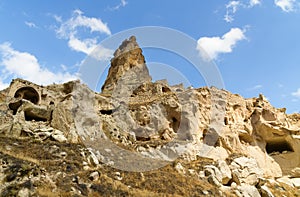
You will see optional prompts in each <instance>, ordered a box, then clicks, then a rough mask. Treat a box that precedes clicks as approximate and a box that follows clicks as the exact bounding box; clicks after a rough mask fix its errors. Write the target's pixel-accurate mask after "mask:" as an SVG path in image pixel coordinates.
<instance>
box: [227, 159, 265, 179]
mask: <svg viewBox="0 0 300 197" xmlns="http://www.w3.org/2000/svg"><path fill="white" fill-rule="evenodd" d="M229 167H230V169H231V171H232V178H233V181H234V182H236V183H237V184H243V183H245V184H249V185H256V184H257V183H258V181H259V178H260V177H262V176H263V172H262V170H261V169H260V168H259V167H258V165H257V162H256V160H255V159H252V158H247V157H239V158H236V159H234V160H233V162H231V164H230V166H229Z"/></svg>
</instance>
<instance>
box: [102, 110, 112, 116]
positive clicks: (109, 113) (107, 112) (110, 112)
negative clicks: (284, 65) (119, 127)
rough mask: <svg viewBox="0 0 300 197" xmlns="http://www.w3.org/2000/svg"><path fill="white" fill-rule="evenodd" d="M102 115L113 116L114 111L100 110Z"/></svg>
mask: <svg viewBox="0 0 300 197" xmlns="http://www.w3.org/2000/svg"><path fill="white" fill-rule="evenodd" d="M100 113H101V114H103V115H111V114H112V113H113V110H104V109H102V110H100Z"/></svg>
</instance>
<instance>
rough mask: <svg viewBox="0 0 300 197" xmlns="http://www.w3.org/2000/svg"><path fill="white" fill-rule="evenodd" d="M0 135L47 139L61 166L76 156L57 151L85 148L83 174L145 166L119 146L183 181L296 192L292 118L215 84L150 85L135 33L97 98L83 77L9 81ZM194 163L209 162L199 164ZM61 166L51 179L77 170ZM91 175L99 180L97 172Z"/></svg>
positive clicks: (297, 160) (2, 96)
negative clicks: (269, 183)
mask: <svg viewBox="0 0 300 197" xmlns="http://www.w3.org/2000/svg"><path fill="white" fill-rule="evenodd" d="M0 134H1V136H3V137H5V138H9V139H10V138H11V139H15V140H25V141H26V140H28V141H29V142H30V141H31V140H35V141H36V142H39V143H44V144H45V146H47V143H48V142H49V141H51V143H54V144H56V145H57V147H56V148H55V147H54V146H51V147H50V148H46V149H47V150H49V151H50V152H49V154H47V155H46V156H45V157H52V156H53V157H55V158H59V159H61V160H65V161H67V159H69V157H70V155H72V156H73V157H74V156H76V155H74V153H73V152H72V151H71V152H66V150H59V149H60V148H61V147H60V148H58V146H62V147H63V146H64V145H65V144H67V145H66V146H71V145H70V144H78V145H85V146H87V147H86V149H82V152H81V153H82V155H81V157H82V158H83V161H80V162H79V164H78V163H76V164H72V165H74V166H76V168H77V167H78V165H80V166H79V168H78V169H85V170H86V173H87V172H88V171H89V170H91V169H93V172H95V170H96V169H95V168H100V166H102V163H103V164H105V166H106V167H107V166H115V165H117V163H118V162H119V163H121V164H122V166H125V168H126V167H127V166H130V164H128V163H130V161H135V162H137V163H139V165H146V164H147V165H152V164H151V162H145V161H144V163H143V162H142V160H138V159H137V157H127V158H126V157H125V156H124V155H121V156H120V155H119V153H120V150H125V151H129V152H132V153H134V154H139V155H141V156H143V157H142V158H144V156H145V157H147V158H150V159H156V160H160V161H161V160H162V161H165V162H166V163H172V162H174V160H180V162H177V161H176V162H175V163H176V164H175V165H174V163H173V164H172V170H174V172H176V173H178V174H180V176H181V177H185V178H187V177H188V178H190V176H191V177H198V179H199V180H206V181H209V182H210V183H211V184H213V185H214V187H219V188H225V189H224V192H227V191H229V190H231V189H232V190H234V191H235V192H236V194H237V195H241V196H243V195H244V196H251V195H252V196H253V195H254V196H255V195H257V189H256V188H255V187H254V186H255V185H256V186H257V188H259V189H260V191H261V192H262V193H263V194H264V195H266V196H272V193H270V192H269V191H268V190H267V188H265V184H266V183H265V182H264V183H262V182H261V180H262V178H266V179H270V180H272V179H275V178H279V179H277V182H276V184H279V185H280V184H282V183H286V184H288V185H289V186H290V187H291V188H295V187H299V184H298V182H299V180H298V179H299V174H300V172H299V168H300V137H299V136H300V115H299V114H291V115H287V114H286V113H285V109H276V108H274V107H273V106H272V105H271V104H270V103H269V102H268V101H267V99H266V98H265V97H264V96H263V95H259V97H258V98H250V99H244V98H242V97H241V96H239V95H237V94H232V93H230V92H228V91H226V90H219V89H217V88H214V87H210V88H207V87H203V88H195V89H193V88H187V89H186V88H184V87H183V85H182V84H181V85H175V86H170V85H169V84H168V82H167V81H166V80H160V81H156V82H152V81H151V76H150V75H149V72H148V69H147V66H146V62H145V58H144V56H143V54H142V50H141V49H140V47H139V46H138V44H137V42H136V39H135V37H131V38H129V39H128V40H125V41H124V42H123V43H122V44H121V46H120V47H119V49H117V51H116V52H115V54H114V58H113V59H112V60H111V67H110V69H109V72H108V76H107V78H106V80H105V83H104V85H103V87H102V92H101V93H96V92H94V91H92V90H90V89H89V88H88V87H87V86H86V85H84V84H81V83H80V81H71V82H68V83H65V84H53V85H49V86H39V85H36V84H33V83H31V82H29V81H25V80H22V79H15V80H13V81H12V83H11V85H10V87H9V88H7V89H5V90H3V91H0ZM37 139H38V140H37ZM102 140H103V141H102ZM105 140H106V141H105ZM104 142H105V143H104ZM58 144H59V145H58ZM12 147H13V146H11V145H10V146H5V147H3V148H2V149H3V151H4V152H5V153H6V152H7V154H10V155H11V154H15V153H11V152H9V151H11V150H12ZM16 147H18V145H16ZM53 147H54V148H53ZM20 149H21V148H19V149H18V148H16V150H20ZM75 149H76V148H75ZM42 150H43V149H41V151H42ZM100 150H101V151H103V152H101V151H100ZM25 152H26V151H25ZM0 153H1V152H0ZM15 155H18V154H15ZM111 157H113V158H114V160H113V159H112V158H111ZM199 158H202V159H203V158H204V159H209V160H211V161H212V162H210V163H208V164H207V163H203V165H202V164H201V165H200V164H197V162H200V161H201V159H199ZM27 160H30V161H31V160H32V158H31V157H29V158H27ZM37 160H39V159H37ZM147 161H148V160H147ZM34 162H36V163H37V164H40V163H39V162H38V161H35V160H34ZM127 162H128V163H127ZM82 163H84V165H83V164H82ZM195 163H196V164H195ZM200 163H201V162H200ZM60 165H61V166H63V169H64V171H63V172H61V173H57V174H56V175H55V176H52V177H51V178H52V179H53V177H56V178H63V177H65V175H66V174H65V173H69V172H72V171H73V170H74V169H75V168H74V166H72V165H69V166H64V165H65V164H64V163H61V164H60ZM130 167H132V166H130ZM159 167H161V166H159ZM97 170H99V169H97ZM102 170H103V169H102ZM97 172H98V171H97ZM202 172H203V173H205V174H206V177H204V176H203V175H202V174H201V173H202ZM118 173H119V174H118ZM118 173H117V172H116V173H111V177H110V179H112V180H116V181H119V182H121V181H124V182H126V180H127V178H128V176H126V175H125V176H124V177H123V171H122V176H121V173H120V172H118ZM89 174H90V175H91V172H89ZM89 174H87V176H88V175H89ZM0 175H1V172H0ZM11 176H15V175H11ZM282 176H285V177H282ZM92 177H94V178H90V179H93V180H94V179H98V178H99V179H100V177H98V176H97V175H96V173H95V174H93V176H92ZM95 177H98V178H95ZM103 177H106V175H105V176H103ZM103 177H102V172H101V178H103ZM125 177H126V178H125ZM12 178H14V177H12ZM56 178H55V179H56ZM85 178H87V177H85ZM143 179H146V178H145V177H144V178H143ZM128 180H129V181H131V180H130V179H128ZM75 182H76V181H75ZM77 182H78V183H76V184H78V185H80V184H81V183H79V181H78V180H77ZM94 182H97V181H94ZM229 184H231V185H232V186H233V187H228V185H229ZM52 185H55V184H54V183H52ZM78 185H72V188H73V189H70V190H73V191H74V194H75V193H76V194H77V193H78V194H81V193H84V192H87V190H89V189H86V187H87V186H86V185H85V186H84V184H81V185H80V186H78ZM128 186H130V185H128ZM1 187H2V186H1ZM1 187H0V191H2V190H1V189H2V188H1ZM3 187H4V186H3ZM131 187H133V185H131ZM54 188H55V187H54V186H53V188H52V189H54ZM126 188H127V186H126ZM94 189H95V190H97V189H99V188H98V187H96V186H94ZM236 189H238V190H236ZM20 191H21V190H20ZM207 191H209V189H208V190H207ZM272 192H273V190H272ZM21 193H22V191H21ZM23 193H26V191H25V190H24V192H23ZM14 195H17V193H16V194H14ZM274 195H275V194H274Z"/></svg>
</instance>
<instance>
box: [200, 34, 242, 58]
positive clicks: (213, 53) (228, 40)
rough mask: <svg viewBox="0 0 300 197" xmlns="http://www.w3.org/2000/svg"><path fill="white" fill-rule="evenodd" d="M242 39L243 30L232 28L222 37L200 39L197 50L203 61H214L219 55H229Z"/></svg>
mask: <svg viewBox="0 0 300 197" xmlns="http://www.w3.org/2000/svg"><path fill="white" fill-rule="evenodd" d="M244 39H246V36H245V35H244V30H241V29H239V28H232V29H230V31H229V32H227V33H226V34H224V35H223V36H222V37H202V38H200V39H199V40H198V45H197V49H198V50H199V52H200V54H201V55H202V57H203V58H204V59H216V58H217V57H218V55H219V54H221V53H231V52H232V49H233V48H234V47H235V45H236V43H237V42H238V41H241V40H244Z"/></svg>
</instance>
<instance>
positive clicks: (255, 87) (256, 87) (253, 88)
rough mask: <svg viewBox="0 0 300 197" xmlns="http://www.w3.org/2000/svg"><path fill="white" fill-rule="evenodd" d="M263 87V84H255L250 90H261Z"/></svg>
mask: <svg viewBox="0 0 300 197" xmlns="http://www.w3.org/2000/svg"><path fill="white" fill-rule="evenodd" d="M262 88H263V86H262V85H260V84H259V85H255V86H253V87H252V88H250V89H249V90H259V89H262Z"/></svg>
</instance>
